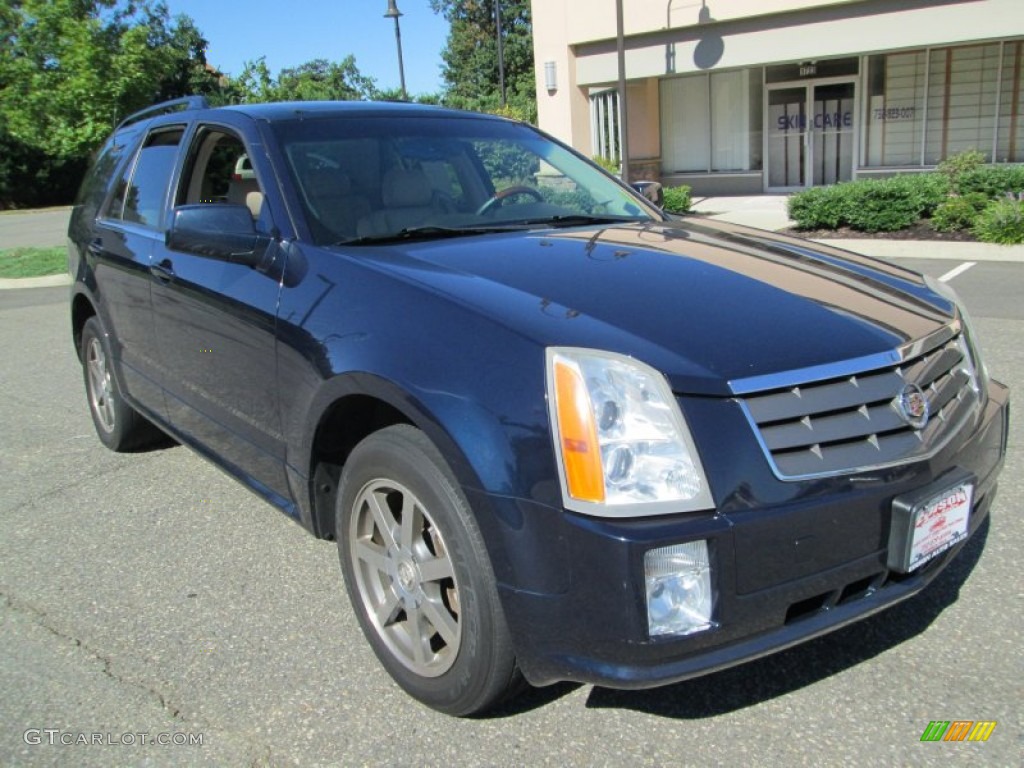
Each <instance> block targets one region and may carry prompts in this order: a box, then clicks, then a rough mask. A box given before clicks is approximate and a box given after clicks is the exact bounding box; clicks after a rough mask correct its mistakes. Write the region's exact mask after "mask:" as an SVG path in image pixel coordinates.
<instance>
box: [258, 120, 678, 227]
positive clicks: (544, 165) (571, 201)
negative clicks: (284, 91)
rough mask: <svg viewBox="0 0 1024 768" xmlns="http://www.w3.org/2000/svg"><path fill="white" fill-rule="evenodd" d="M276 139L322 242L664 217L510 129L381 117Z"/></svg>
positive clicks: (587, 168) (281, 131) (536, 137)
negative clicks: (278, 140)
mask: <svg viewBox="0 0 1024 768" xmlns="http://www.w3.org/2000/svg"><path fill="white" fill-rule="evenodd" d="M274 131H275V132H276V133H277V135H278V138H279V139H280V142H281V146H282V149H283V151H284V154H285V157H286V159H287V162H288V166H289V171H290V173H291V176H292V181H293V182H294V184H295V186H296V189H297V192H298V195H299V198H300V201H301V203H302V207H303V210H304V212H305V215H306V217H307V221H308V222H309V228H310V230H311V232H312V233H313V237H314V239H315V240H316V242H317V243H320V244H329V243H374V242H385V241H388V240H394V239H403V238H410V237H424V238H425V237H449V236H459V235H469V234H479V233H481V232H490V231H495V230H508V229H519V228H536V227H551V226H578V225H581V224H587V223H592V222H596V223H603V222H613V221H650V220H651V219H653V218H656V217H657V216H658V213H657V211H656V210H655V209H653V208H651V207H650V206H649V205H647V204H646V203H645V202H643V201H642V200H641V199H640V198H638V197H637V196H636V195H635V194H634V193H632V192H631V191H630V190H629V189H627V188H625V187H623V186H622V185H620V184H618V183H616V182H615V181H614V180H612V179H611V178H609V177H608V176H607V175H606V174H605V173H604V172H603V171H601V170H600V169H599V168H597V167H596V166H594V165H593V164H591V163H590V162H588V161H586V160H584V159H582V158H580V157H579V156H578V155H576V154H574V153H573V152H570V151H568V150H567V149H565V148H564V147H563V146H561V145H559V144H557V143H555V142H553V141H551V140H550V139H548V138H546V137H545V136H543V135H542V134H540V133H538V132H537V131H535V130H534V129H532V128H530V127H529V126H525V125H521V124H518V123H512V122H509V121H504V120H497V119H488V118H480V117H472V116H467V117H464V118H463V117H439V116H424V115H416V116H413V117H399V118H396V117H379V116H373V117H359V118H352V117H350V118H331V119H314V120H302V121H298V120H297V121H291V122H283V123H276V124H274Z"/></svg>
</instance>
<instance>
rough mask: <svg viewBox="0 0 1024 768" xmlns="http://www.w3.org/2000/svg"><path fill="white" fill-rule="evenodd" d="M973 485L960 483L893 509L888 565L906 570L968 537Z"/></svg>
mask: <svg viewBox="0 0 1024 768" xmlns="http://www.w3.org/2000/svg"><path fill="white" fill-rule="evenodd" d="M973 496H974V485H973V483H970V482H962V483H960V484H958V485H955V486H953V487H951V488H948V489H946V490H943V491H941V492H939V493H937V494H932V495H930V496H928V497H927V498H925V499H924V500H923V501H917V502H916V503H914V504H913V505H901V504H900V503H899V501H897V502H896V503H895V504H894V509H893V528H894V530H893V532H892V534H893V535H892V536H891V537H890V551H889V560H890V563H889V565H890V567H894V568H896V569H897V570H900V571H903V572H904V573H909V572H910V571H913V570H916V569H917V568H920V567H921V566H922V565H924V564H925V563H927V562H928V561H929V560H931V559H932V558H933V557H936V556H938V555H940V554H942V553H943V552H945V551H946V550H947V549H949V548H950V547H953V546H955V545H956V544H958V543H959V542H961V541H963V540H964V539H966V538H967V527H968V526H967V524H968V520H969V518H970V516H971V501H972V499H973Z"/></svg>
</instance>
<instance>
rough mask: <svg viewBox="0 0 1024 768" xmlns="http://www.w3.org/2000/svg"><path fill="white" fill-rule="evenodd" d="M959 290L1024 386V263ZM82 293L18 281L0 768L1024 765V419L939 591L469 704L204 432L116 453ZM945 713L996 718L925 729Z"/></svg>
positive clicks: (927, 266) (11, 318)
mask: <svg viewBox="0 0 1024 768" xmlns="http://www.w3.org/2000/svg"><path fill="white" fill-rule="evenodd" d="M912 264H913V266H915V267H918V268H921V269H924V270H925V271H928V272H931V273H932V274H934V275H936V276H939V275H945V274H948V273H949V271H950V270H951V269H953V268H955V267H956V265H955V264H951V263H950V262H948V261H929V260H914V261H913V262H912ZM950 282H951V284H953V285H954V286H956V287H957V288H958V289H960V290H961V292H962V293H963V295H964V297H965V300H966V301H967V304H968V306H969V308H970V309H971V311H972V313H973V314H974V316H975V320H976V323H977V325H978V330H979V334H980V336H981V343H982V346H983V348H984V350H985V353H986V361H987V363H988V366H989V368H990V370H991V372H992V375H993V376H995V377H997V378H1000V379H1001V380H1003V381H1005V382H1006V383H1008V384H1010V386H1011V387H1013V388H1014V396H1015V399H1019V397H1020V393H1024V386H1022V385H1024V348H1022V346H1021V343H1020V340H1021V339H1022V338H1024V302H1021V300H1020V297H1021V295H1022V294H1024V292H1022V288H1024V264H1020V263H987V262H984V263H978V264H976V265H975V266H973V267H972V268H970V269H969V270H967V271H964V272H962V273H960V274H959V275H957V276H954V277H953V278H951V279H950ZM66 297H67V289H66V288H41V289H22V290H13V291H0V354H2V357H3V360H4V367H3V370H4V376H3V390H2V391H3V397H2V398H0V419H2V423H3V425H4V439H3V443H2V445H0V466H2V477H3V483H2V485H0V724H2V727H0V765H79V766H109V765H123V764H133V765H147V766H164V765H167V766H171V765H182V764H195V765H217V766H227V765H232V766H233V765H250V766H278V765H281V766H284V765H449V766H454V765H459V766H461V765H473V766H476V765H488V766H506V765H508V766H513V765H514V766H520V765H558V766H562V765H631V766H632V765H636V766H647V765H649V766H670V765H671V766H675V765H780V766H792V765H815V766H820V765H849V764H858V765H906V766H909V765H949V764H954V765H957V764H963V765H967V764H971V765H976V764H979V765H995V766H1016V765H1020V764H1021V755H1022V750H1024V729H1022V726H1024V720H1022V711H1021V701H1022V700H1024V696H1022V694H1024V689H1022V681H1024V665H1022V659H1024V654H1022V651H1021V649H1022V647H1024V631H1022V630H1024V621H1022V618H1021V615H1022V611H1021V609H1022V604H1024V589H1022V586H1021V585H1022V580H1021V576H1020V567H1019V562H1020V554H1019V547H1020V542H1021V541H1024V521H1022V518H1021V515H1020V514H1019V510H1020V509H1021V507H1022V503H1021V502H1022V500H1024V481H1022V477H1024V455H1022V450H1021V447H1022V444H1024V443H1022V427H1021V425H1020V420H1019V419H1017V420H1015V422H1014V423H1013V425H1012V433H1011V437H1010V454H1009V457H1008V460H1007V466H1006V468H1005V470H1004V473H1003V476H1002V477H1003V481H1002V483H1001V486H1000V494H999V497H998V499H997V500H996V504H995V506H994V509H993V513H992V519H991V524H990V525H989V526H988V527H987V528H986V529H983V531H982V533H983V535H982V537H980V538H979V539H976V540H975V541H973V542H972V543H971V544H970V545H969V546H968V548H967V549H965V550H964V551H963V552H962V553H961V556H960V557H959V559H958V561H957V562H956V563H955V564H954V565H953V566H952V567H951V568H949V569H948V570H947V571H946V572H945V573H944V574H943V575H942V576H941V577H940V578H939V579H938V580H937V581H936V582H935V583H933V584H932V585H931V587H929V588H928V589H927V590H926V591H925V592H924V593H923V594H921V595H919V596H918V597H917V598H916V599H915V600H912V601H910V602H907V603H903V604H901V605H899V606H896V607H895V608H893V609H890V610H889V611H887V612H885V613H883V614H880V615H878V616H875V617H873V618H871V619H869V620H867V621H865V622H862V623H860V624H858V625H855V626H853V627H850V628H847V629H844V630H840V631H838V632H836V633H833V634H832V635H829V636H827V637H824V638H821V639H819V640H816V641H813V642H811V643H809V644H806V645H804V646H801V647H797V648H794V649H791V650H789V651H786V652H784V653H781V654H778V655H776V656H773V657H770V658H767V659H763V660H760V661H757V662H753V663H750V664H747V665H745V666H742V667H738V668H735V669H732V670H727V671H725V672H721V673H718V674H715V675H712V676H709V677H705V678H702V679H697V680H693V681H689V682H686V683H682V684H678V685H674V686H669V687H666V688H662V689H657V690H652V691H644V692H628V693H627V692H616V691H609V690H603V689H598V688H593V687H591V686H575V685H560V686H555V687H553V688H548V689H543V690H538V691H533V692H530V693H529V694H528V695H526V696H525V697H523V698H522V699H520V700H519V701H517V702H516V703H515V704H513V705H512V706H511V707H509V708H507V709H505V710H503V711H501V712H499V713H496V714H495V715H493V716H491V717H488V718H485V719H477V720H456V719H452V718H448V717H446V716H443V715H439V714H436V713H434V712H432V711H429V710H427V709H424V708H423V707H421V706H420V705H418V704H416V703H415V702H414V701H412V700H411V699H409V698H408V697H406V696H405V695H404V694H403V693H402V692H401V691H400V690H399V689H398V688H397V687H396V686H394V685H393V684H392V683H391V681H390V679H389V678H388V677H387V676H386V675H385V673H384V672H383V671H382V670H381V669H380V668H379V667H378V665H377V663H376V660H375V659H374V657H373V655H372V653H371V652H370V650H369V648H368V647H367V645H366V644H365V642H364V641H363V639H362V636H361V634H360V632H359V628H358V626H357V623H356V620H355V617H354V616H353V614H352V612H351V610H350V608H349V607H348V605H347V603H346V600H345V596H344V594H343V590H342V586H341V580H340V573H339V568H338V563H337V556H336V551H335V548H334V545H333V544H331V543H328V542H321V541H316V540H314V539H312V538H311V537H309V536H308V535H307V534H306V533H305V532H304V531H302V530H301V529H300V528H299V527H298V526H297V525H295V524H294V523H292V522H290V521H289V520H287V519H286V518H285V517H284V516H283V515H281V514H279V513H278V512H276V511H275V510H274V509H272V508H271V507H270V506H268V505H267V504H265V503H264V502H262V501H261V500H260V499H258V498H257V497H255V496H253V495H252V494H250V493H249V492H248V491H246V490H244V489H243V488H242V487H241V486H239V485H237V484H236V483H235V482H234V481H232V480H230V479H229V478H227V477H226V476H225V475H222V474H221V473H220V472H218V471H217V470H216V469H214V468H212V467H211V466H210V465H208V464H206V463H205V462H204V461H202V460H201V459H199V458H197V457H196V456H194V455H193V454H191V453H190V452H189V451H187V450H185V449H183V448H180V447H174V448H167V449H163V450H157V451H152V452H149V453H141V454H134V455H115V454H112V453H110V452H108V451H106V450H105V449H104V448H103V447H102V446H101V445H100V443H99V441H98V440H97V439H96V438H95V436H94V434H93V428H92V424H91V422H90V419H89V415H88V412H87V409H86V404H85V398H84V395H83V388H82V382H81V373H80V369H79V368H78V365H77V361H76V359H75V357H74V353H73V351H72V349H71V345H70V342H69V338H68V321H67V312H66ZM933 720H987V721H996V722H997V725H996V727H995V729H994V731H993V732H992V734H991V737H990V738H989V740H988V741H987V742H985V743H958V744H956V743H922V742H921V741H920V737H921V735H922V733H923V732H924V730H925V728H926V727H927V726H928V724H929V722H930V721H933ZM94 734H96V735H97V736H95V737H94V736H93V735H94ZM161 737H163V738H162V739H161ZM83 740H84V741H85V742H87V743H81V742H82V741H83ZM160 740H162V741H164V742H167V743H165V744H160V743H153V742H157V741H160ZM94 741H95V742H96V743H93V742H94ZM143 741H145V742H146V743H143ZM189 741H191V742H192V743H191V744H189V743H188V742H189ZM196 741H201V744H197V743H195V742H196ZM62 742H72V743H62ZM76 742H77V743H76Z"/></svg>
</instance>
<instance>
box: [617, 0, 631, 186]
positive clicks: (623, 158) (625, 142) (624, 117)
mask: <svg viewBox="0 0 1024 768" xmlns="http://www.w3.org/2000/svg"><path fill="white" fill-rule="evenodd" d="M615 49H616V53H617V59H618V70H619V87H618V91H619V161H620V162H621V163H622V180H623V181H624V182H626V183H627V184H628V183H629V110H628V109H627V108H626V44H625V33H624V32H623V24H622V0H615Z"/></svg>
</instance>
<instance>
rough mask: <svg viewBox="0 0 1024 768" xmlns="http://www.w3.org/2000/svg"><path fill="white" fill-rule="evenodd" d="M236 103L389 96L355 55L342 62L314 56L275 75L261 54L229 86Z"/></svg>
mask: <svg viewBox="0 0 1024 768" xmlns="http://www.w3.org/2000/svg"><path fill="white" fill-rule="evenodd" d="M227 89H228V91H229V92H230V94H231V100H232V101H234V102H235V103H255V102H262V101H358V100H361V99H375V98H381V97H382V96H385V97H386V94H381V93H380V92H379V91H378V90H377V86H376V84H375V82H374V80H373V78H372V77H367V76H365V75H363V74H362V73H361V72H360V71H359V68H358V67H357V66H356V60H355V58H354V57H353V56H346V57H345V58H344V59H342V60H341V61H328V60H327V59H313V60H312V61H307V62H306V63H305V64H300V65H299V66H297V67H290V68H288V69H283V70H281V72H280V73H279V74H278V75H277V77H274V76H273V75H272V74H271V72H270V68H269V67H268V66H267V62H266V59H265V58H263V57H262V56H261V57H260V58H258V59H256V60H255V61H247V62H246V63H245V66H244V68H243V69H242V72H241V74H240V75H239V76H238V77H237V78H236V79H234V80H232V81H231V82H230V83H229V85H228V86H227Z"/></svg>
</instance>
